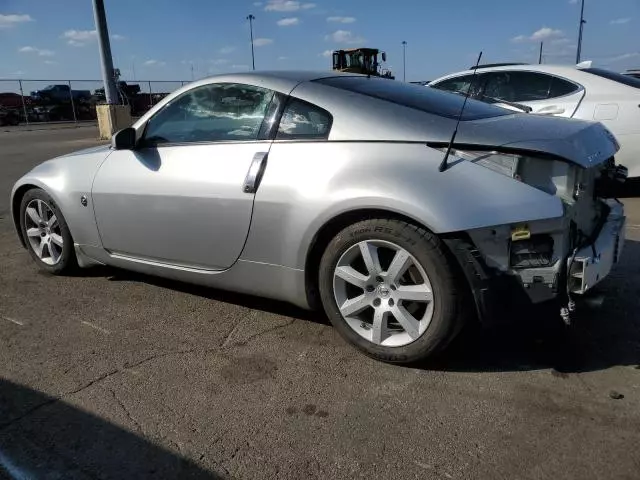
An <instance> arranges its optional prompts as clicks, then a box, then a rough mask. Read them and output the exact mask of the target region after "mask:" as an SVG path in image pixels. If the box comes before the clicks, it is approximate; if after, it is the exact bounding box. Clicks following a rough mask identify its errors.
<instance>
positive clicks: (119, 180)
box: [92, 83, 281, 270]
mask: <svg viewBox="0 0 640 480" xmlns="http://www.w3.org/2000/svg"><path fill="white" fill-rule="evenodd" d="M279 101H281V100H280V94H276V93H275V92H273V91H271V90H267V89H265V88H261V87H256V86H251V85H241V84H230V83H213V84H208V85H203V86H198V87H195V88H193V89H192V90H189V91H187V92H184V93H183V94H181V95H180V96H178V97H176V98H174V99H172V100H171V101H170V102H169V103H167V104H166V105H165V106H164V107H163V108H162V109H161V110H159V111H158V112H156V114H155V115H154V116H153V117H151V118H150V119H149V121H148V123H147V124H146V126H145V129H144V133H143V135H142V138H141V139H140V141H139V147H136V148H135V149H134V150H116V151H114V152H112V153H111V154H110V155H109V157H108V158H107V159H106V160H105V162H104V163H103V164H102V166H101V168H100V170H99V171H98V173H97V175H96V177H95V180H94V184H93V189H92V200H93V206H94V210H95V217H96V222H97V225H98V230H99V232H100V237H101V240H102V245H103V247H104V248H105V249H106V250H107V251H108V252H109V253H110V254H112V255H117V256H119V257H124V258H128V259H130V260H134V261H140V260H141V259H142V260H146V261H151V262H157V263H160V264H164V265H172V266H183V267H193V268H198V269H210V270H222V269H226V268H228V267H230V266H231V265H233V263H234V262H235V261H236V260H237V258H238V257H239V255H240V253H241V252H242V249H243V246H244V243H245V240H246V237H247V233H248V231H249V226H250V223H251V215H252V209H253V200H254V195H255V191H256V189H257V186H258V184H259V181H260V178H261V174H262V172H263V170H264V168H265V166H266V160H267V155H268V152H269V149H270V146H271V142H270V141H269V140H267V138H268V136H269V134H268V132H267V131H266V130H268V128H269V127H270V124H269V122H265V121H264V119H265V118H270V117H271V113H270V112H272V109H274V108H277V103H278V102H279Z"/></svg>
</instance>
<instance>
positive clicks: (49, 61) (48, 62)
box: [44, 60, 58, 65]
mask: <svg viewBox="0 0 640 480" xmlns="http://www.w3.org/2000/svg"><path fill="white" fill-rule="evenodd" d="M44 64H45V65H57V64H58V62H56V61H55V60H45V61H44Z"/></svg>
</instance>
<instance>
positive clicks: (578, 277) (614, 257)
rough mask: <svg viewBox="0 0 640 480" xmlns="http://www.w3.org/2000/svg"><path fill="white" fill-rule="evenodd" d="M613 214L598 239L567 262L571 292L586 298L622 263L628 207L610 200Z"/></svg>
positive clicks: (610, 211)
mask: <svg viewBox="0 0 640 480" xmlns="http://www.w3.org/2000/svg"><path fill="white" fill-rule="evenodd" d="M607 205H608V206H609V209H610V210H609V214H608V216H607V219H606V221H605V222H604V224H603V225H602V228H601V229H600V232H599V233H598V236H597V237H596V239H595V240H594V241H593V242H592V243H590V244H589V245H585V246H583V247H582V248H580V249H579V250H578V251H577V252H576V253H575V256H574V255H572V256H571V257H569V258H568V259H567V271H568V278H567V281H568V282H569V291H570V292H571V293H576V294H583V293H585V292H587V290H589V289H591V288H593V286H594V285H596V284H597V283H599V282H600V281H601V280H602V279H603V278H605V277H606V276H607V275H608V274H609V272H610V271H611V268H612V267H613V265H614V264H615V263H618V261H619V259H620V255H621V253H622V247H623V246H624V240H625V231H624V229H625V222H626V217H625V216H624V206H623V205H622V204H621V203H619V202H618V201H616V200H608V201H607Z"/></svg>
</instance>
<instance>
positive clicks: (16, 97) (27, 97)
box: [0, 79, 189, 126]
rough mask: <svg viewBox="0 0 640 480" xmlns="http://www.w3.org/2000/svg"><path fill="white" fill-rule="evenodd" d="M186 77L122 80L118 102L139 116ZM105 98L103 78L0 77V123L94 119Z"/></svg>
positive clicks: (86, 120) (184, 82) (179, 84)
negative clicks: (97, 108)
mask: <svg viewBox="0 0 640 480" xmlns="http://www.w3.org/2000/svg"><path fill="white" fill-rule="evenodd" d="M187 83H189V81H187V80H134V81H130V80H120V81H119V82H118V83H117V85H116V86H117V90H118V103H121V104H125V105H129V106H130V107H131V115H132V116H133V117H139V116H141V115H143V114H144V113H145V112H146V111H147V110H149V109H150V108H151V107H153V106H154V105H155V104H156V103H158V102H159V101H160V100H162V99H163V98H164V97H165V96H167V95H168V94H169V93H171V92H173V91H174V90H176V89H178V88H180V87H181V86H183V85H186V84H187ZM104 100H105V96H104V86H103V83H102V81H101V80H30V79H0V126H1V125H18V124H39V123H53V122H75V123H78V122H95V121H96V108H95V106H96V104H98V103H102V102H104Z"/></svg>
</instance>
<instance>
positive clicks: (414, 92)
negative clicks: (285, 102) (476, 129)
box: [314, 76, 512, 120]
mask: <svg viewBox="0 0 640 480" xmlns="http://www.w3.org/2000/svg"><path fill="white" fill-rule="evenodd" d="M314 81H315V82H316V83H320V84H323V85H328V86H330V87H335V88H339V89H341V90H347V91H349V92H354V93H359V94H361V95H365V96H368V97H373V98H377V99H379V100H385V101H388V102H391V103H395V104H396V105H401V106H403V107H408V108H413V109H415V110H420V111H422V112H426V113H430V114H433V115H438V116H440V117H445V118H452V119H457V118H458V115H460V109H461V108H462V104H463V103H464V96H463V95H459V94H455V93H448V92H444V91H441V90H438V89H435V88H432V87H423V86H420V85H413V84H410V83H404V82H399V81H396V80H389V79H383V78H376V77H364V76H362V77H356V76H353V77H350V76H347V77H329V78H322V79H319V80H314ZM511 113H512V112H510V111H508V110H505V109H503V108H500V107H496V106H493V105H489V104H486V103H482V102H478V101H476V100H472V99H471V98H470V99H469V100H468V102H467V105H466V107H465V109H464V114H463V116H462V120H478V119H481V118H490V117H499V116H502V115H510V114H511Z"/></svg>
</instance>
